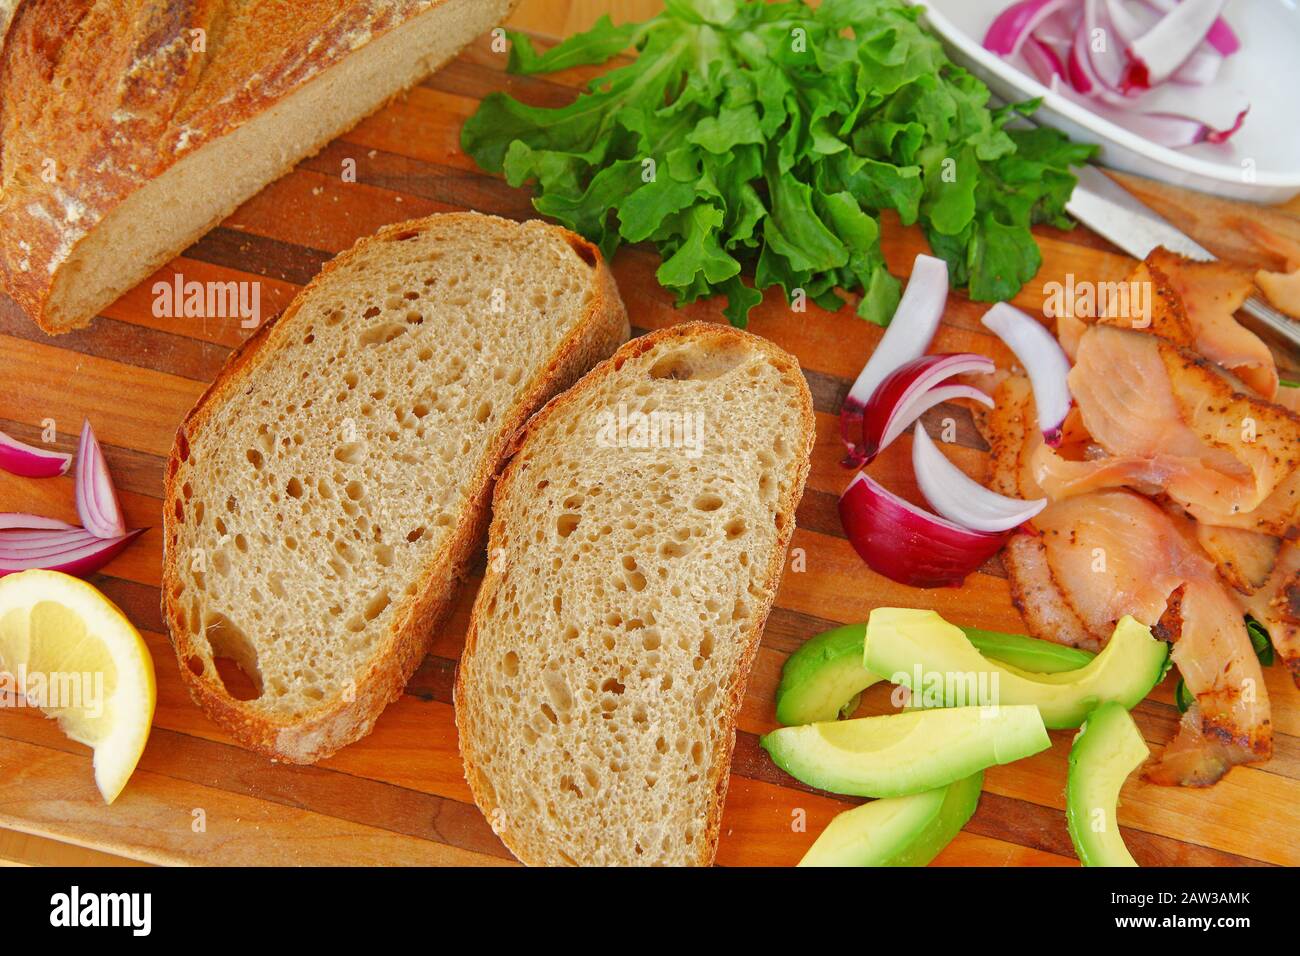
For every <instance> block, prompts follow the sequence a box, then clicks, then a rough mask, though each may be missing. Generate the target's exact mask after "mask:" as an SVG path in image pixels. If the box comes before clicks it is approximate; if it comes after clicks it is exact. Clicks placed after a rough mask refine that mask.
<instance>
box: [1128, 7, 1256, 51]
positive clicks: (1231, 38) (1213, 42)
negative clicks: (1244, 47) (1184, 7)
mask: <svg viewBox="0 0 1300 956" xmlns="http://www.w3.org/2000/svg"><path fill="white" fill-rule="evenodd" d="M1146 2H1147V3H1149V4H1151V6H1153V7H1155V8H1156V9H1157V10H1159V11H1160V12H1161V13H1171V12H1173V10H1174V8H1175V7H1177V6H1178V4H1179V3H1181V2H1182V0H1146ZM1205 42H1206V43H1208V44H1209V45H1210V46H1212V47H1214V49H1215V50H1216V51H1218V53H1219V54H1220V55H1221V56H1232V55H1233V54H1234V53H1236V52H1237V51H1238V50H1240V49H1241V40H1240V38H1238V36H1237V34H1236V31H1234V30H1233V29H1232V27H1230V26H1229V25H1228V21H1227V20H1225V19H1223V17H1219V18H1218V19H1217V20H1215V21H1214V24H1213V25H1212V26H1211V27H1210V29H1209V32H1207V33H1206V34H1205Z"/></svg>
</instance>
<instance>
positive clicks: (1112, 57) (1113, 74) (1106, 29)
mask: <svg viewBox="0 0 1300 956" xmlns="http://www.w3.org/2000/svg"><path fill="white" fill-rule="evenodd" d="M1096 31H1101V33H1100V35H1101V37H1102V38H1103V40H1104V42H1103V43H1102V44H1101V49H1100V50H1099V49H1097V45H1096V44H1095V43H1094V42H1093V38H1094V37H1095V36H1097V35H1098V34H1097V33H1096ZM1074 49H1075V50H1077V51H1079V52H1080V53H1081V54H1082V55H1084V56H1085V57H1086V59H1087V61H1088V63H1089V64H1090V65H1091V67H1092V73H1093V76H1095V77H1096V78H1097V79H1098V80H1100V82H1101V83H1102V85H1104V86H1105V87H1106V89H1108V90H1111V91H1116V92H1118V91H1119V89H1120V84H1121V83H1122V82H1123V80H1124V67H1125V62H1124V49H1123V47H1122V46H1121V45H1120V43H1119V34H1118V31H1117V30H1116V29H1115V26H1114V24H1112V23H1111V22H1110V15H1109V14H1108V13H1107V12H1106V8H1105V6H1104V5H1103V4H1102V0H1084V4H1083V21H1082V23H1081V24H1080V25H1079V32H1078V34H1077V35H1076V37H1075V46H1074Z"/></svg>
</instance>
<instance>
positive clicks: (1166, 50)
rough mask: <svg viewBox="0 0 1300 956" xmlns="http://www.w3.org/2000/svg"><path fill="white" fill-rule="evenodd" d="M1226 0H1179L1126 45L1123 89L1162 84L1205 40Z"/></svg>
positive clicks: (1146, 87) (1141, 88)
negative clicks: (1151, 25) (1126, 59)
mask: <svg viewBox="0 0 1300 956" xmlns="http://www.w3.org/2000/svg"><path fill="white" fill-rule="evenodd" d="M1224 2H1225V0H1182V2H1181V3H1176V4H1175V5H1174V7H1173V9H1172V10H1170V11H1169V12H1168V13H1166V14H1165V15H1164V16H1163V17H1161V18H1160V20H1159V21H1157V23H1156V25H1155V26H1153V27H1152V28H1151V29H1150V30H1148V31H1147V32H1146V33H1144V34H1143V35H1142V36H1140V37H1138V38H1137V39H1136V40H1134V41H1133V42H1132V43H1130V44H1129V47H1128V57H1129V63H1128V67H1127V69H1126V70H1125V73H1124V80H1123V86H1124V88H1125V89H1139V90H1145V89H1149V88H1150V87H1152V86H1154V85H1155V84H1157V83H1162V82H1164V81H1165V80H1167V79H1169V77H1171V76H1173V74H1174V73H1175V72H1177V70H1178V68H1179V67H1180V66H1182V65H1183V64H1184V63H1185V62H1187V59H1188V57H1190V56H1191V55H1192V53H1193V52H1194V51H1195V50H1196V48H1197V47H1199V46H1200V45H1201V43H1202V41H1205V40H1208V38H1209V33H1210V30H1211V29H1212V28H1213V26H1214V23H1215V21H1216V20H1218V19H1219V14H1220V13H1222V12H1223V5H1224Z"/></svg>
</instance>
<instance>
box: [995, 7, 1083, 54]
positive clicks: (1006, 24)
mask: <svg viewBox="0 0 1300 956" xmlns="http://www.w3.org/2000/svg"><path fill="white" fill-rule="evenodd" d="M1076 2H1078V0H1022V2H1020V3H1014V4H1012V5H1011V6H1009V7H1007V8H1006V9H1005V10H1003V11H1002V12H1001V13H999V14H998V16H997V19H995V20H994V21H993V23H992V24H990V25H989V28H988V32H986V33H985V34H984V48H985V49H986V50H991V51H993V52H994V53H998V54H1001V55H1002V56H1012V55H1014V54H1015V53H1018V52H1019V51H1020V47H1021V46H1022V44H1024V42H1025V40H1026V38H1028V36H1029V35H1030V34H1031V33H1033V32H1034V30H1036V29H1037V28H1038V27H1039V26H1040V25H1041V24H1042V23H1043V22H1044V21H1046V20H1047V19H1048V18H1050V17H1051V16H1053V15H1054V14H1056V13H1058V12H1060V11H1061V10H1063V9H1065V8H1066V7H1069V6H1072V5H1073V4H1075V3H1076Z"/></svg>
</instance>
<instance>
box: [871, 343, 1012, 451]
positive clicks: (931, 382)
mask: <svg viewBox="0 0 1300 956" xmlns="http://www.w3.org/2000/svg"><path fill="white" fill-rule="evenodd" d="M994 368H995V366H994V364H993V360H992V359H991V358H989V357H988V356H985V355H975V354H973V353H969V352H958V353H953V354H945V355H923V356H921V357H920V358H917V359H913V360H912V361H910V362H906V363H904V364H903V365H900V366H899V367H898V368H896V369H895V370H894V371H893V372H891V373H890V374H889V376H888V377H887V378H886V379H885V380H884V381H883V382H881V383H880V385H879V387H877V389H876V391H875V393H874V394H873V395H872V396H871V400H870V401H869V402H867V407H866V408H865V409H864V410H863V417H862V445H861V449H862V453H863V461H864V462H869V461H871V460H872V459H874V458H875V457H876V455H878V454H880V452H882V451H883V450H884V449H886V448H888V447H889V446H890V445H891V444H893V442H894V439H896V438H898V436H899V435H901V434H903V432H905V431H907V429H908V428H910V427H911V425H912V422H914V421H916V420H917V419H918V418H920V417H921V416H922V415H923V414H925V413H926V412H927V411H929V410H930V409H931V408H933V407H934V406H935V405H938V404H940V403H941V402H946V401H951V400H952V399H954V398H973V399H975V400H976V401H977V402H981V403H982V404H984V405H987V406H989V407H990V408H991V407H992V406H993V400H992V399H991V398H989V397H988V396H987V395H985V394H984V393H983V392H981V391H980V390H979V389H977V388H972V387H971V386H968V385H950V386H945V387H942V388H941V387H940V386H941V385H942V383H943V382H945V381H947V380H948V379H950V378H952V377H953V376H954V375H966V374H982V375H988V374H991V373H992V372H993V371H994ZM940 392H942V394H939V393H940Z"/></svg>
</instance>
